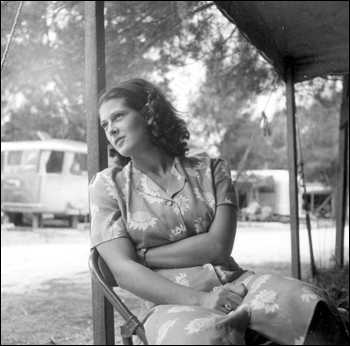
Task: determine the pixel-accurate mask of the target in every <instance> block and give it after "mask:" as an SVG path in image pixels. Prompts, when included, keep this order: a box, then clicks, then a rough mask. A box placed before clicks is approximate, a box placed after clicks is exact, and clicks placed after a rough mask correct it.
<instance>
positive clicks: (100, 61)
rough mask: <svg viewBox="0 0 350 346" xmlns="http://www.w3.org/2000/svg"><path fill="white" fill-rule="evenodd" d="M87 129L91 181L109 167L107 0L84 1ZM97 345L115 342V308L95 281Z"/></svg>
mask: <svg viewBox="0 0 350 346" xmlns="http://www.w3.org/2000/svg"><path fill="white" fill-rule="evenodd" d="M85 20H86V27H85V64H86V76H85V77H86V80H85V83H86V129H87V147H88V171H89V181H90V180H91V179H92V177H93V176H94V175H95V174H96V173H97V172H98V171H100V170H102V169H103V168H105V167H107V166H108V155H107V140H106V137H105V135H104V133H103V131H102V129H101V127H100V126H99V119H98V95H99V93H100V91H101V90H103V89H104V88H105V84H106V82H105V79H106V77H105V45H104V1H85ZM92 313H93V333H94V344H95V345H114V344H115V340H114V311H113V306H112V305H111V304H110V302H109V301H108V300H107V299H106V298H105V296H104V294H103V292H102V290H101V289H100V288H99V287H98V285H97V284H95V283H94V281H92Z"/></svg>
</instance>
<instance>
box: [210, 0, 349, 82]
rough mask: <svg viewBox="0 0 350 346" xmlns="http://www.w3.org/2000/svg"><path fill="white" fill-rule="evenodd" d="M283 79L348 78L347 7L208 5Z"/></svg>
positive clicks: (306, 3)
mask: <svg viewBox="0 0 350 346" xmlns="http://www.w3.org/2000/svg"><path fill="white" fill-rule="evenodd" d="M214 3H215V4H216V5H217V7H218V8H219V10H220V11H221V12H222V13H223V14H224V15H225V16H226V17H227V18H228V19H229V20H230V21H231V22H233V23H234V24H235V25H236V26H237V27H238V29H239V30H240V32H241V33H242V34H243V35H244V36H245V37H246V38H247V39H248V40H249V41H250V42H251V43H252V44H253V45H254V46H255V47H256V48H257V49H258V50H259V51H260V52H261V54H262V55H263V56H264V57H265V58H266V59H267V60H268V61H269V62H270V63H271V64H272V65H273V66H274V67H275V68H276V69H277V71H278V72H279V74H280V75H281V76H282V78H283V79H285V62H286V59H290V60H292V61H293V65H294V68H295V71H294V72H295V76H294V81H295V82H301V81H305V80H308V79H312V78H314V77H317V76H323V75H327V74H345V73H349V2H348V1H214Z"/></svg>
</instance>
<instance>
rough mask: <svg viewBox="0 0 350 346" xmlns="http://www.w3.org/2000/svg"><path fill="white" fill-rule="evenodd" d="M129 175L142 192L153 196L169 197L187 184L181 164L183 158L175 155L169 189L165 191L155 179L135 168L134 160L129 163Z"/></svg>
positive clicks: (133, 183) (137, 188)
mask: <svg viewBox="0 0 350 346" xmlns="http://www.w3.org/2000/svg"><path fill="white" fill-rule="evenodd" d="M129 164H130V167H129V174H130V175H129V177H130V182H131V183H132V185H133V186H134V187H135V188H136V190H138V191H139V192H140V193H141V194H145V195H148V196H152V197H153V198H155V199H157V198H162V199H169V198H173V196H174V195H176V194H177V193H179V192H180V191H181V190H182V189H183V188H184V186H185V182H186V178H185V175H184V170H183V167H182V164H181V160H180V159H179V158H178V157H175V160H174V164H173V166H172V168H171V172H170V180H169V186H168V190H167V191H164V190H163V189H162V188H161V187H160V186H159V185H158V184H157V183H156V182H155V181H154V180H153V179H151V178H150V177H149V176H148V175H147V174H145V173H143V172H142V171H140V170H139V169H137V168H135V167H134V165H133V164H132V162H130V163H129Z"/></svg>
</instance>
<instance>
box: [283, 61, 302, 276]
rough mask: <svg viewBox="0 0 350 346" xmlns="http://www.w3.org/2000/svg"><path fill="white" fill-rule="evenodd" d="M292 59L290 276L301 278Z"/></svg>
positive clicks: (289, 68)
mask: <svg viewBox="0 0 350 346" xmlns="http://www.w3.org/2000/svg"><path fill="white" fill-rule="evenodd" d="M293 70H294V69H293V60H292V59H288V60H286V94H287V145H288V170H289V204H290V206H289V210H290V228H291V238H292V239H291V240H292V277H293V278H296V279H301V273H300V244H299V212H298V211H299V203H298V169H297V137H296V121H295V98H294V96H295V95H294V80H293V79H294V71H293Z"/></svg>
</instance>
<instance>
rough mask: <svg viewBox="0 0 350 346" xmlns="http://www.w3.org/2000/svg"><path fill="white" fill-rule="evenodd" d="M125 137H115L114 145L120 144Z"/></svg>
mask: <svg viewBox="0 0 350 346" xmlns="http://www.w3.org/2000/svg"><path fill="white" fill-rule="evenodd" d="M124 138H125V137H121V138H117V139H116V140H115V142H114V145H115V146H120V145H121V144H122V142H123V141H124Z"/></svg>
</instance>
